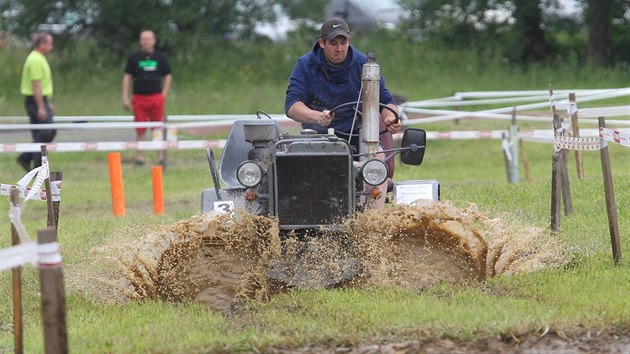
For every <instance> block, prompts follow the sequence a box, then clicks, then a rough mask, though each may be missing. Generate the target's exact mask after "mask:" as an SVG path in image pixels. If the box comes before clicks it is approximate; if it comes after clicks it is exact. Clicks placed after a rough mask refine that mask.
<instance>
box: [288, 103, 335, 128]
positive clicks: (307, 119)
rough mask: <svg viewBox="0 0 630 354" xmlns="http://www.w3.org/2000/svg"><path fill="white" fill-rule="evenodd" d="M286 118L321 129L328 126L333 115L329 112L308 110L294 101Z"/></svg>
mask: <svg viewBox="0 0 630 354" xmlns="http://www.w3.org/2000/svg"><path fill="white" fill-rule="evenodd" d="M287 117H289V118H291V119H293V120H294V121H296V122H300V123H307V124H318V125H321V126H322V127H327V126H328V125H330V122H331V121H332V119H333V117H334V113H331V112H330V111H329V110H326V109H325V110H323V111H316V110H313V109H310V108H308V107H307V106H306V105H305V104H304V103H303V102H302V101H296V102H295V103H294V104H293V105H291V107H290V108H289V110H288V111H287Z"/></svg>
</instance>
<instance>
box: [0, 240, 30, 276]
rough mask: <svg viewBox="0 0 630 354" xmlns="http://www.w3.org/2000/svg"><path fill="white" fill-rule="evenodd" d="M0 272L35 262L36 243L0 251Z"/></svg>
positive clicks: (26, 243) (23, 244)
mask: <svg viewBox="0 0 630 354" xmlns="http://www.w3.org/2000/svg"><path fill="white" fill-rule="evenodd" d="M0 260H1V261H0V271H3V270H7V269H11V268H15V267H19V266H21V265H23V264H27V263H35V262H37V242H34V241H30V242H25V243H21V244H19V245H16V246H13V247H9V248H5V249H3V250H0Z"/></svg>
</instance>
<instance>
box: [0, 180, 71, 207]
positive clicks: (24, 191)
mask: <svg viewBox="0 0 630 354" xmlns="http://www.w3.org/2000/svg"><path fill="white" fill-rule="evenodd" d="M12 189H17V191H18V192H19V196H20V198H22V199H24V198H26V196H27V195H28V193H29V192H30V191H31V188H29V187H21V186H17V185H12V184H2V183H0V195H5V196H9V195H11V190H12ZM50 194H51V196H52V200H53V202H58V201H60V200H61V181H52V182H50ZM31 199H33V200H41V201H46V199H47V197H46V190H45V189H41V190H40V191H39V192H37V193H35V195H34V196H33V197H32V198H31Z"/></svg>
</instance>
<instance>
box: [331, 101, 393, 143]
mask: <svg viewBox="0 0 630 354" xmlns="http://www.w3.org/2000/svg"><path fill="white" fill-rule="evenodd" d="M362 103H363V101H353V102H346V103H342V104H340V105H339V106H337V107H335V108H333V109H331V110H330V113H335V112H337V111H338V110H340V109H342V108H346V109H352V110H353V111H355V110H356V112H357V116H363V113H362V112H361V111H359V109H358V108H357V106H358V105H359V104H362ZM378 105H379V106H380V107H382V108H384V109H387V110H388V111H390V112H392V113H393V114H394V117H395V118H396V122H395V123H398V122H399V121H400V119H399V118H398V113H397V112H396V111H395V110H394V109H392V108H391V107H389V106H388V105H386V104H383V103H379V104H378ZM347 107H349V108H347ZM333 119H334V118H333ZM385 133H387V128H385V129H384V130H382V131H380V132H379V133H378V135H383V134H385ZM341 134H344V135H348V136H358V134H353V133H352V132H350V133H344V132H341Z"/></svg>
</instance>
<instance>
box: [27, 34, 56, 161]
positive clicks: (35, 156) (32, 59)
mask: <svg viewBox="0 0 630 354" xmlns="http://www.w3.org/2000/svg"><path fill="white" fill-rule="evenodd" d="M53 47H54V43H53V37H52V35H51V34H50V33H48V32H37V33H35V34H34V35H33V51H32V52H31V53H30V54H29V55H28V56H27V57H26V61H25V62H24V67H23V68H22V79H21V83H20V92H21V94H22V95H23V96H24V107H25V108H26V114H27V115H28V117H29V120H30V123H31V124H50V123H52V122H53V115H54V114H55V106H53V104H52V102H50V100H51V98H52V95H53V80H52V73H51V71H50V65H48V60H47V59H46V57H47V56H48V54H49V53H50V52H51V51H52V50H53ZM31 135H32V136H33V142H34V143H49V142H51V141H53V139H54V138H55V135H57V131H56V130H54V129H41V130H31ZM17 162H18V163H19V164H20V166H22V167H23V168H24V170H26V171H30V170H31V169H32V168H35V167H39V166H41V164H42V154H41V153H40V152H24V153H22V154H20V156H18V158H17ZM32 164H33V165H32Z"/></svg>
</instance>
